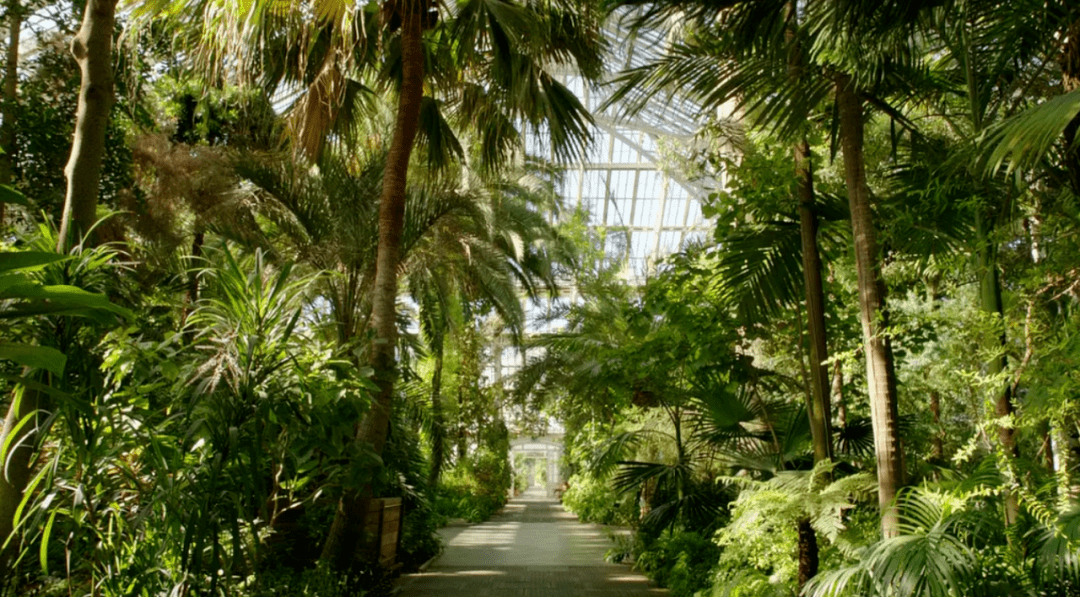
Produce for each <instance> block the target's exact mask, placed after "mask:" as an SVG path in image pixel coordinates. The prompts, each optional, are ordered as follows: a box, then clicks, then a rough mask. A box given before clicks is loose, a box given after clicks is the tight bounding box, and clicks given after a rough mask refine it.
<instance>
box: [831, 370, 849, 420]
mask: <svg viewBox="0 0 1080 597" xmlns="http://www.w3.org/2000/svg"><path fill="white" fill-rule="evenodd" d="M832 397H833V402H835V403H836V425H837V427H839V428H840V429H845V428H847V404H846V403H845V402H844V364H843V363H841V362H840V361H839V360H838V361H836V362H835V363H833V377H832Z"/></svg>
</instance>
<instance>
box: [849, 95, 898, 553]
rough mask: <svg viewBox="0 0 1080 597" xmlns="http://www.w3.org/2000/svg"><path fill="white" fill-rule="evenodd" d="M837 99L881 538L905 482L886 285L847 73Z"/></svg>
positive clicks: (858, 111)
mask: <svg viewBox="0 0 1080 597" xmlns="http://www.w3.org/2000/svg"><path fill="white" fill-rule="evenodd" d="M836 103H837V107H838V109H839V115H840V145H841V148H842V149H843V153H844V177H845V180H846V183H847V191H848V202H849V204H850V206H851V229H852V235H853V236H854V240H855V267H856V270H857V274H858V287H859V312H860V315H861V319H862V328H863V345H864V347H865V352H866V381H867V385H868V386H869V388H868V389H869V392H868V393H869V395H870V418H871V422H872V424H873V429H874V453H875V455H876V456H877V473H878V504H879V506H880V507H881V514H882V516H881V532H882V535H883V536H884V537H886V538H888V537H895V536H897V535H898V534H899V532H900V529H899V513H898V511H897V508H896V504H895V501H896V494H897V491H899V489H900V487H901V486H902V485H903V483H904V468H903V448H902V446H901V444H900V430H899V425H898V419H899V413H898V408H897V401H896V372H895V370H894V368H893V367H894V363H893V354H892V346H891V344H890V342H889V338H888V336H887V335H886V334H885V331H886V329H887V327H888V312H887V310H886V305H885V284H884V281H883V280H882V277H881V264H880V262H879V259H878V254H877V253H878V247H877V234H876V232H875V231H874V221H873V214H872V212H871V210H870V187H869V186H868V184H867V181H866V165H865V163H864V156H863V100H862V99H861V98H860V97H859V94H858V91H857V90H856V89H855V87H854V82H853V81H852V80H851V77H849V76H847V75H845V74H841V75H837V77H836Z"/></svg>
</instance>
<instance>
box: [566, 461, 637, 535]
mask: <svg viewBox="0 0 1080 597" xmlns="http://www.w3.org/2000/svg"><path fill="white" fill-rule="evenodd" d="M567 484H568V485H569V487H568V488H567V490H566V491H565V492H564V493H563V495H562V503H563V505H564V506H566V509H567V510H569V511H571V512H573V513H574V514H575V515H577V517H578V518H580V519H581V521H582V522H595V523H598V524H614V525H624V526H630V525H633V524H634V523H635V522H636V521H637V509H638V507H637V503H636V500H635V499H634V496H633V495H626V494H620V493H618V492H616V491H615V490H613V489H611V488H610V487H608V485H607V483H604V482H603V481H598V480H596V479H594V478H593V477H591V476H589V475H581V474H577V475H573V476H571V477H570V480H569V481H568V482H567Z"/></svg>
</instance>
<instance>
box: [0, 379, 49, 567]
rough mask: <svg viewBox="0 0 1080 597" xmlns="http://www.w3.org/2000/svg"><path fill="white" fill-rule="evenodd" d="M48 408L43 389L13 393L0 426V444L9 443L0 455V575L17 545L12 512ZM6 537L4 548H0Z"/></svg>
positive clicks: (27, 474)
mask: <svg viewBox="0 0 1080 597" xmlns="http://www.w3.org/2000/svg"><path fill="white" fill-rule="evenodd" d="M49 408H51V400H49V396H48V394H45V393H44V392H38V391H36V390H31V389H26V390H24V391H22V392H21V393H20V392H16V393H15V395H14V396H13V397H12V400H11V405H10V406H9V407H8V412H7V416H6V417H5V418H4V426H3V428H2V429H0V446H3V445H10V446H11V447H10V448H9V449H8V451H7V452H5V453H3V454H0V456H2V457H3V460H2V462H3V468H2V469H0V471H2V473H0V578H5V577H6V576H7V572H8V569H7V568H8V564H9V562H10V561H11V557H12V556H13V555H14V554H15V550H16V549H17V548H18V541H17V540H16V538H15V537H13V536H12V532H13V531H14V529H15V511H16V509H18V507H19V504H20V503H21V502H22V499H23V493H24V492H25V491H26V484H27V483H28V482H29V481H30V472H31V471H30V468H31V465H32V464H33V456H34V447H35V446H36V445H37V443H38V440H39V439H40V435H41V432H42V431H43V429H42V424H43V423H44V421H45V419H47V418H48V417H47V415H46V414H45V411H47V410H48V409H49ZM20 422H22V424H21V425H20ZM9 539H10V543H8V549H2V547H3V545H4V543H5V542H8V541H9Z"/></svg>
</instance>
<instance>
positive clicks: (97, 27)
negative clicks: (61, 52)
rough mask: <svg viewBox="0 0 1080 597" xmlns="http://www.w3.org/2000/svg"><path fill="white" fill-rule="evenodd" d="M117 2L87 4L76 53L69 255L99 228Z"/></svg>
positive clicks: (63, 242) (65, 237)
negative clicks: (78, 74)
mask: <svg viewBox="0 0 1080 597" xmlns="http://www.w3.org/2000/svg"><path fill="white" fill-rule="evenodd" d="M116 2H117V0H87V2H86V10H85V11H84V12H83V21H82V26H81V27H80V28H79V32H78V33H76V34H75V38H74V39H72V40H71V53H72V54H73V55H74V56H75V60H76V61H77V62H78V63H79V70H80V71H82V84H81V86H80V88H79V107H78V112H77V113H76V115H75V136H74V139H73V140H72V144H71V156H70V157H69V158H68V163H67V166H66V167H64V174H65V175H66V176H67V194H66V196H65V197H64V213H63V216H62V217H61V219H60V239H59V242H58V245H57V250H58V251H59V252H61V253H66V252H67V251H68V250H69V249H70V248H71V247H72V246H73V244H74V243H76V242H78V241H80V240H81V239H82V237H83V236H84V235H86V233H87V232H88V231H89V230H90V229H91V227H93V225H94V221H95V219H96V214H97V202H98V192H99V186H100V184H101V161H102V159H103V158H104V155H105V131H106V129H107V128H108V124H109V111H110V110H111V109H112V105H113V100H114V97H113V76H112V38H113V25H114V23H115V18H116Z"/></svg>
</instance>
